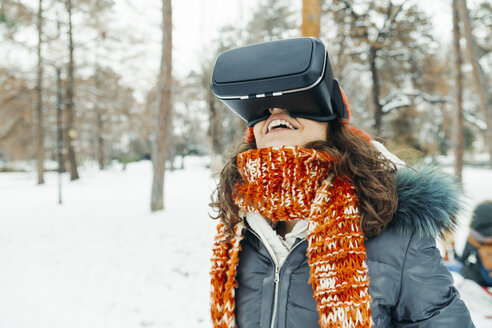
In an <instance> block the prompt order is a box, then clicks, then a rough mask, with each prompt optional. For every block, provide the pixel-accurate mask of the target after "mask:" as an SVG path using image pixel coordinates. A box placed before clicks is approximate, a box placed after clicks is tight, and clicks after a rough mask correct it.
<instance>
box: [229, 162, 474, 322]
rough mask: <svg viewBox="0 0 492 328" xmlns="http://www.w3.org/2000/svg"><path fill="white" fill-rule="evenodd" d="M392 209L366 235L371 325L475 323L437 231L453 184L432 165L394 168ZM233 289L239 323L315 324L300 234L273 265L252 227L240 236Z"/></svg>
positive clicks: (453, 207)
mask: <svg viewBox="0 0 492 328" xmlns="http://www.w3.org/2000/svg"><path fill="white" fill-rule="evenodd" d="M395 179H396V184H397V190H398V210H397V212H396V213H395V216H394V218H393V220H392V221H391V223H390V224H389V225H388V227H387V228H386V229H385V230H383V231H382V232H381V234H380V235H378V236H377V237H375V238H369V239H368V240H367V241H366V244H365V245H366V249H367V265H368V267H369V276H370V285H369V293H370V295H371V297H372V305H371V311H372V317H373V320H374V322H375V326H376V327H378V328H379V327H405V328H410V327H433V328H435V327H443V328H444V327H445V328H453V327H459V328H468V327H474V325H473V323H472V321H471V318H470V313H469V311H468V309H467V308H466V306H465V304H464V303H463V301H462V300H461V299H460V297H459V294H458V291H457V290H456V288H455V287H454V286H453V278H452V276H451V274H450V273H449V271H448V270H447V268H446V267H445V266H444V264H443V261H442V258H441V256H440V254H439V251H438V249H437V248H436V241H435V238H436V236H437V234H439V233H441V232H442V231H443V230H452V229H453V228H454V225H455V222H454V220H455V215H456V213H457V211H458V210H459V201H458V193H459V190H458V188H457V187H456V185H455V184H453V183H452V182H451V181H450V180H449V178H447V177H445V176H443V175H440V174H438V173H437V172H435V171H433V170H428V169H427V170H422V171H420V175H419V174H417V173H415V172H413V171H412V170H409V169H400V170H399V171H398V173H397V174H396V178H395ZM241 246H242V250H241V253H240V255H239V266H238V273H237V281H238V284H239V286H238V288H237V289H236V323H237V327H238V328H273V327H277V328H311V327H313V328H314V327H319V325H318V319H319V316H318V313H317V311H316V302H315V300H314V298H313V290H312V288H311V285H310V284H309V283H308V279H309V266H308V263H307V257H306V250H307V241H306V239H302V240H299V239H298V240H297V241H296V242H295V244H294V246H293V247H292V249H291V251H290V253H289V255H288V256H287V258H286V260H285V262H284V264H283V265H282V266H281V267H280V268H276V267H275V265H274V262H273V260H272V258H271V257H270V255H269V253H268V251H267V249H266V248H265V246H264V245H263V244H262V242H261V240H260V238H259V237H258V236H257V235H256V234H255V233H254V232H253V231H251V229H250V230H248V231H247V232H246V234H245V238H244V239H243V241H242V242H241Z"/></svg>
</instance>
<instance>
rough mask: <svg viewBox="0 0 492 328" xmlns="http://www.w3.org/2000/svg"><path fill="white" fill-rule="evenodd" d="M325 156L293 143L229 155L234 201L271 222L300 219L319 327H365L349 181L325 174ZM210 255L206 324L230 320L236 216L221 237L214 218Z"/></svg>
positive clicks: (238, 229)
mask: <svg viewBox="0 0 492 328" xmlns="http://www.w3.org/2000/svg"><path fill="white" fill-rule="evenodd" d="M331 162H332V159H331V158H330V156H329V155H328V154H326V153H322V152H317V151H315V150H313V149H305V148H301V147H298V146H295V147H282V148H263V149H255V150H249V151H246V152H244V153H241V154H240V155H239V156H238V158H237V165H238V168H239V172H240V173H241V175H242V177H243V182H242V183H240V184H238V185H237V186H236V194H235V196H234V197H235V198H234V200H235V202H236V204H237V206H238V207H239V208H240V209H241V210H242V211H244V212H255V213H258V214H260V215H262V216H264V217H266V218H268V219H270V220H272V221H275V222H276V221H279V220H285V221H290V220H295V219H306V220H308V232H307V241H308V249H307V257H308V263H309V267H310V279H309V282H310V283H311V284H312V287H313V292H314V299H315V300H316V302H317V310H318V313H319V318H320V319H319V324H320V326H321V327H372V326H373V322H372V319H371V309H370V303H371V297H370V295H369V277H368V269H367V265H366V262H365V257H366V249H365V247H364V235H363V234H362V232H361V229H360V225H359V221H360V216H359V211H358V207H357V197H356V193H355V190H354V187H353V186H352V184H351V183H350V182H349V181H348V180H347V179H343V178H336V179H334V180H333V181H332V179H331V177H328V176H327V175H328V173H329V170H330V165H331ZM217 230H218V234H217V236H216V238H215V244H214V248H213V256H212V270H211V274H212V292H211V298H212V299H211V303H212V304H211V306H212V308H211V314H212V322H213V326H214V327H221V328H225V327H227V328H232V327H235V319H234V311H235V302H234V290H235V288H236V287H237V281H236V278H235V277H236V272H237V265H238V261H239V252H240V250H241V247H240V242H241V240H242V238H243V236H244V223H243V222H242V221H240V222H239V223H237V224H236V225H235V227H234V236H233V237H232V238H228V236H227V235H226V233H225V231H226V227H225V225H224V224H223V223H219V225H218V228H217Z"/></svg>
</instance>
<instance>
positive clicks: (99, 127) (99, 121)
mask: <svg viewBox="0 0 492 328" xmlns="http://www.w3.org/2000/svg"><path fill="white" fill-rule="evenodd" d="M96 51H97V50H96ZM97 61H98V59H97V58H96V71H95V74H94V87H95V91H96V95H95V102H94V111H95V113H96V138H97V141H96V144H97V145H96V153H97V155H96V156H97V161H98V163H99V170H103V169H104V137H103V134H104V131H103V130H104V123H103V117H102V108H101V77H100V71H99V63H98V62H97Z"/></svg>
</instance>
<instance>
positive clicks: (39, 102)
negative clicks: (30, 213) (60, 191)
mask: <svg viewBox="0 0 492 328" xmlns="http://www.w3.org/2000/svg"><path fill="white" fill-rule="evenodd" d="M37 30H38V47H37V56H38V67H37V82H36V162H37V163H36V164H37V165H36V166H37V171H38V184H43V183H44V128H43V58H42V46H43V0H39V1H38V21H37Z"/></svg>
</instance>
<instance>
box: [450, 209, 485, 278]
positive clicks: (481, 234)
mask: <svg viewBox="0 0 492 328" xmlns="http://www.w3.org/2000/svg"><path fill="white" fill-rule="evenodd" d="M458 260H459V261H461V262H463V267H462V268H461V274H462V275H463V277H465V278H466V279H471V280H473V281H475V282H476V283H477V284H479V285H481V286H486V287H492V201H490V200H488V201H485V202H483V203H481V204H479V205H477V207H475V209H474V210H473V215H472V220H471V224H470V234H469V235H468V239H467V241H466V245H465V248H464V250H463V253H462V254H461V256H458Z"/></svg>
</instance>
